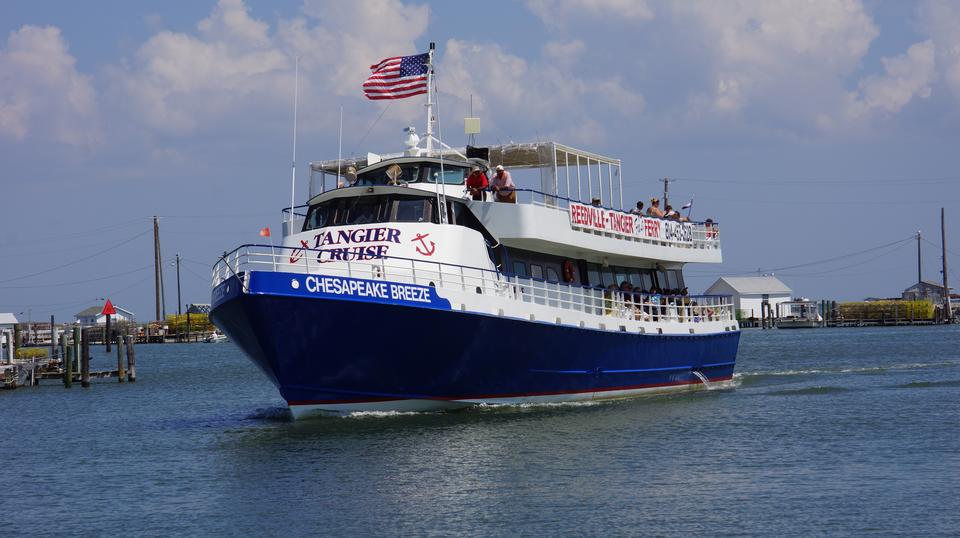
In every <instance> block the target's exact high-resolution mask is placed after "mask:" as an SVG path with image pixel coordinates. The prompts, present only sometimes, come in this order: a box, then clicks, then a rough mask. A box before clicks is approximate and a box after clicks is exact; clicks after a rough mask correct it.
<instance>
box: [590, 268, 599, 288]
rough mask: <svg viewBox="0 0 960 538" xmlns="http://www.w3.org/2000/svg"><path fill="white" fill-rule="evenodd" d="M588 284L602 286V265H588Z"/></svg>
mask: <svg viewBox="0 0 960 538" xmlns="http://www.w3.org/2000/svg"><path fill="white" fill-rule="evenodd" d="M587 281H588V282H587V284H588V285H590V286H599V285H600V265H599V264H596V263H588V264H587Z"/></svg>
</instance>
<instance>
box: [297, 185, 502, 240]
mask: <svg viewBox="0 0 960 538" xmlns="http://www.w3.org/2000/svg"><path fill="white" fill-rule="evenodd" d="M435 202H436V200H434V199H433V198H424V197H422V196H409V195H404V194H389V195H377V196H356V197H344V198H334V199H333V200H327V201H325V202H321V203H319V204H315V205H313V206H311V207H310V210H309V211H308V212H307V217H306V219H304V222H303V230H302V231H308V230H314V229H317V228H324V227H327V226H351V225H360V224H376V223H382V222H432V223H434V224H436V223H437V222H438V220H439V219H438V215H439V213H438V212H437V211H435V210H434V204H435ZM447 221H448V222H450V223H451V224H457V225H460V226H466V227H468V228H472V229H475V230H477V231H480V232H481V233H483V232H484V230H483V226H482V225H481V224H480V222H479V221H478V220H477V218H476V216H474V214H473V213H472V212H471V211H470V209H469V208H468V207H467V206H466V204H464V203H463V202H459V201H455V200H447Z"/></svg>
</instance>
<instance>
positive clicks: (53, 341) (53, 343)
mask: <svg viewBox="0 0 960 538" xmlns="http://www.w3.org/2000/svg"><path fill="white" fill-rule="evenodd" d="M56 356H57V329H56V325H55V324H54V319H53V314H50V358H51V359H53V358H55V357H56Z"/></svg>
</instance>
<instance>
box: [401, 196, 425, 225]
mask: <svg viewBox="0 0 960 538" xmlns="http://www.w3.org/2000/svg"><path fill="white" fill-rule="evenodd" d="M394 205H395V206H396V213H395V214H394V217H393V220H394V221H395V222H424V221H425V220H427V201H426V200H424V199H423V198H410V199H406V200H404V199H400V200H397V201H396V202H394Z"/></svg>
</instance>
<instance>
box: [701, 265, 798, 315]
mask: <svg viewBox="0 0 960 538" xmlns="http://www.w3.org/2000/svg"><path fill="white" fill-rule="evenodd" d="M706 294H707V295H730V296H732V297H733V308H734V311H735V312H736V313H737V318H739V319H748V318H757V319H760V318H762V317H763V303H764V302H766V303H767V304H769V305H770V306H769V310H768V314H767V315H768V316H771V317H773V316H776V315H777V312H778V311H779V308H778V307H777V305H778V304H780V303H785V302H787V301H789V300H790V297H791V296H792V295H793V290H791V289H790V288H789V287H787V285H786V284H784V283H783V282H782V281H781V280H780V279H779V278H777V277H775V276H773V275H764V276H722V277H720V278H718V279H717V281H716V282H714V283H713V284H712V285H711V286H710V287H709V288H707V291H706Z"/></svg>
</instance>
